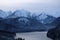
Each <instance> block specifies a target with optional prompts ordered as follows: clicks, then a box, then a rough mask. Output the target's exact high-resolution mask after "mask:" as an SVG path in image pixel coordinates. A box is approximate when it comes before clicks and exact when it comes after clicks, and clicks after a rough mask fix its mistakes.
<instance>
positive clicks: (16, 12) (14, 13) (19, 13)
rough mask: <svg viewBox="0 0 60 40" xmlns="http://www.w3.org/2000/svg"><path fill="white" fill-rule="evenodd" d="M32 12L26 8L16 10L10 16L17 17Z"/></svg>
mask: <svg viewBox="0 0 60 40" xmlns="http://www.w3.org/2000/svg"><path fill="white" fill-rule="evenodd" d="M29 13H30V12H29V11H26V10H16V11H14V12H13V13H12V14H11V15H9V16H8V18H9V17H11V18H15V17H22V16H23V17H27V14H29Z"/></svg>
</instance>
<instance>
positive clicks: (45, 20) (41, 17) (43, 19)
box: [38, 13, 55, 24]
mask: <svg viewBox="0 0 60 40" xmlns="http://www.w3.org/2000/svg"><path fill="white" fill-rule="evenodd" d="M38 20H39V21H41V22H42V23H43V24H47V23H51V22H53V21H54V20H55V17H53V16H51V15H47V14H45V13H41V14H40V15H39V16H38Z"/></svg>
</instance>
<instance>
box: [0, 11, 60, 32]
mask: <svg viewBox="0 0 60 40" xmlns="http://www.w3.org/2000/svg"><path fill="white" fill-rule="evenodd" d="M0 15H1V16H0V21H1V20H3V23H6V24H10V25H14V26H15V27H11V29H9V30H8V31H10V32H13V31H14V32H31V31H47V30H49V29H50V28H53V26H56V25H55V23H56V22H57V21H58V19H60V18H55V17H53V16H51V15H47V14H45V13H43V12H42V13H40V14H39V15H35V14H32V13H31V12H29V11H26V10H16V11H14V12H11V11H9V12H5V11H2V10H0ZM55 20H57V21H55ZM59 21H60V20H59ZM57 23H58V22H57ZM0 24H1V23H0ZM53 24H54V25H53ZM3 25H5V24H3ZM3 25H0V26H3ZM4 28H5V26H3V28H2V29H3V30H5V29H4ZM8 28H10V27H8Z"/></svg>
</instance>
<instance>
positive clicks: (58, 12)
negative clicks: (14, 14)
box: [0, 0, 60, 16]
mask: <svg viewBox="0 0 60 40" xmlns="http://www.w3.org/2000/svg"><path fill="white" fill-rule="evenodd" d="M0 9H2V10H16V9H25V10H29V11H31V12H43V11H44V12H46V13H47V14H50V15H54V16H60V0H0Z"/></svg>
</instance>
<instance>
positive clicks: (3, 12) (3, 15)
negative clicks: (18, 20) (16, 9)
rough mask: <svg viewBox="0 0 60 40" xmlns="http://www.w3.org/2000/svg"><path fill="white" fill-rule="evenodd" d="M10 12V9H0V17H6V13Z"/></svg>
mask: <svg viewBox="0 0 60 40" xmlns="http://www.w3.org/2000/svg"><path fill="white" fill-rule="evenodd" d="M11 13H12V12H11V11H8V12H7V11H3V10H0V17H1V18H6V17H7V16H8V15H10V14H11Z"/></svg>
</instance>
